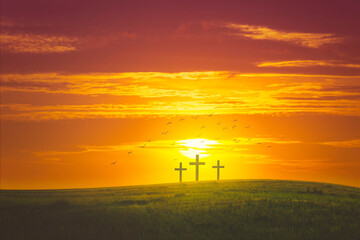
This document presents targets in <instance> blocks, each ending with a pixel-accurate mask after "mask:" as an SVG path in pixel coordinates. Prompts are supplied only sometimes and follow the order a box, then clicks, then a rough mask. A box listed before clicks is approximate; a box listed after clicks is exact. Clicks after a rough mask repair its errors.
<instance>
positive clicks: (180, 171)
mask: <svg viewBox="0 0 360 240" xmlns="http://www.w3.org/2000/svg"><path fill="white" fill-rule="evenodd" d="M183 170H187V168H183V167H182V163H180V168H175V171H179V174H180V182H182V171H183Z"/></svg>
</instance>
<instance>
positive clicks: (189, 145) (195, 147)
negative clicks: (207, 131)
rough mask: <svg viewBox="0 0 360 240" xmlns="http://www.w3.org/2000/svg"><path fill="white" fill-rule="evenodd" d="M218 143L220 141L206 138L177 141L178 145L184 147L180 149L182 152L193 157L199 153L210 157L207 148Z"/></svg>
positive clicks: (201, 155)
mask: <svg viewBox="0 0 360 240" xmlns="http://www.w3.org/2000/svg"><path fill="white" fill-rule="evenodd" d="M217 144H219V142H218V141H216V140H208V139H205V138H196V139H187V140H180V141H177V145H179V146H183V148H181V149H180V153H181V154H182V155H184V156H185V157H188V158H191V159H194V158H195V156H196V155H197V154H198V155H200V157H202V158H204V157H209V156H210V154H209V152H208V151H207V150H209V149H211V148H214V145H217Z"/></svg>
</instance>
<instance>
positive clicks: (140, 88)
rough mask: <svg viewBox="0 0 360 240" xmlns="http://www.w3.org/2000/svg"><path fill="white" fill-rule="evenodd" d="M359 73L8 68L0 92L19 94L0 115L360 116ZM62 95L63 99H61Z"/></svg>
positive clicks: (31, 117)
mask: <svg viewBox="0 0 360 240" xmlns="http://www.w3.org/2000/svg"><path fill="white" fill-rule="evenodd" d="M359 78H360V77H359V76H332V75H303V74H252V73H249V74H246V73H236V72H180V73H162V72H137V73H135V72H129V73H108V74H100V73H89V74H82V75H64V74H59V73H44V74H5V75H3V76H2V79H1V82H2V88H1V91H2V93H4V94H8V95H9V94H10V95H11V94H13V95H16V96H17V97H16V98H18V100H16V102H11V101H10V102H3V105H2V116H1V117H2V119H9V120H47V119H75V118H125V117H139V116H144V115H146V116H148V115H176V114H185V115H192V114H194V113H196V114H209V113H211V112H214V111H216V113H218V114H273V113H280V112H282V113H309V112H311V113H326V114H340V115H359V114H360V98H359V93H358V89H359V87H360V86H359V83H358V79H359ZM344 79H346V81H344ZM269 80H271V84H269ZM22 94H24V95H25V96H30V95H31V96H35V95H37V94H38V95H39V97H41V98H44V101H46V98H47V97H49V96H51V98H52V99H54V98H56V99H57V101H56V103H52V104H44V103H45V102H42V103H41V104H39V102H38V101H37V102H31V101H32V100H31V99H30V100H29V98H28V97H27V98H26V99H27V100H26V101H25V100H22V98H21V97H19V96H21V95H22ZM75 96H76V98H75ZM120 97H121V98H120ZM24 99H25V98H24ZM62 99H67V100H66V102H62ZM69 99H77V100H76V102H72V101H69ZM79 99H82V100H81V101H80V102H79ZM111 99H114V101H115V102H112V101H111ZM120 99H121V101H120ZM219 99H220V100H219ZM29 101H30V102H31V103H29ZM109 103H110V104H109Z"/></svg>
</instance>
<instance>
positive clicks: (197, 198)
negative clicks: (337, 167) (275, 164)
mask: <svg viewBox="0 0 360 240" xmlns="http://www.w3.org/2000/svg"><path fill="white" fill-rule="evenodd" d="M0 239H2V240H7V239H87V240H90V239H97V240H99V239H156V240H159V239H186V240H187V239H327V240H329V239H360V189H359V188H354V187H346V186H341V185H333V184H324V183H313V182H298V181H277V180H234V181H220V182H215V181H212V182H199V183H182V184H160V185H148V186H133V187H116V188H97V189H75V190H39V191H15V190H14V191H12V190H2V191H0Z"/></svg>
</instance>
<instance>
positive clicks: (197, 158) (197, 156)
mask: <svg viewBox="0 0 360 240" xmlns="http://www.w3.org/2000/svg"><path fill="white" fill-rule="evenodd" d="M189 164H190V165H195V166H196V181H199V165H205V163H204V162H199V155H198V154H197V155H196V162H191V163H189Z"/></svg>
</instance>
